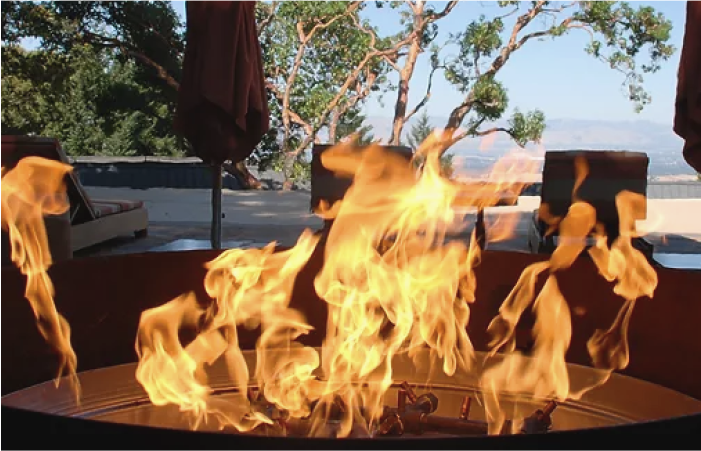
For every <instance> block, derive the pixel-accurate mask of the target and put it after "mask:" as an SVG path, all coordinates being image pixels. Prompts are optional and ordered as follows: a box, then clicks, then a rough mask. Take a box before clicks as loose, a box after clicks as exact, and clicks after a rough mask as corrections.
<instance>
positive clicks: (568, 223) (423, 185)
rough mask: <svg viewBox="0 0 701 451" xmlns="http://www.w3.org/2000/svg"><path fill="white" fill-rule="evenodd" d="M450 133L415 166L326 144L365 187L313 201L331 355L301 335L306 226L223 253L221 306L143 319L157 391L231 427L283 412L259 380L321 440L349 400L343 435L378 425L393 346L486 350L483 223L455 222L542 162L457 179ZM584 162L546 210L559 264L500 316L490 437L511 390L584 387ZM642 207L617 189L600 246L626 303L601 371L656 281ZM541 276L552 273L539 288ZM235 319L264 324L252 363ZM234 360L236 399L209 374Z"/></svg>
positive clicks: (515, 186)
mask: <svg viewBox="0 0 701 451" xmlns="http://www.w3.org/2000/svg"><path fill="white" fill-rule="evenodd" d="M446 139H450V133H440V132H437V133H434V134H433V135H431V136H430V137H429V138H428V139H427V140H426V141H425V142H424V143H423V144H422V145H421V146H420V148H419V149H417V155H419V156H420V157H421V158H422V159H423V160H424V165H423V168H422V170H421V171H420V172H419V173H418V174H417V171H416V170H415V167H414V164H413V162H410V161H407V160H406V159H405V158H403V157H401V156H399V155H396V154H394V153H392V152H389V151H388V150H386V149H385V148H383V147H381V146H378V145H371V146H369V147H366V148H364V149H359V148H357V147H354V146H352V145H348V144H340V145H338V146H336V147H334V148H332V149H329V150H327V151H326V152H324V153H323V154H322V162H323V164H324V166H325V167H326V168H329V169H330V170H332V171H334V172H337V173H341V174H344V175H346V176H352V177H353V184H352V186H351V187H350V188H349V190H348V191H347V193H346V195H345V197H344V199H343V200H342V201H340V202H337V203H335V204H334V205H333V206H328V205H322V206H321V207H320V208H319V211H317V214H318V215H319V216H321V217H323V218H325V219H332V220H333V225H332V226H331V228H330V230H329V231H328V235H327V237H326V246H325V255H324V265H323V267H322V269H321V270H320V272H319V273H318V274H317V277H316V279H315V281H314V287H315V290H316V292H317V294H318V295H319V296H320V297H321V298H322V299H324V301H325V302H326V303H327V304H328V318H327V332H326V336H325V339H324V342H323V345H322V347H321V350H320V353H319V352H318V351H317V350H316V349H313V348H309V347H306V346H303V345H302V344H300V343H299V342H297V339H298V338H299V337H300V336H301V335H303V334H306V333H308V332H309V331H310V329H311V328H310V326H309V325H308V324H307V322H306V320H305V318H304V317H303V315H302V314H301V313H300V312H298V311H296V310H294V309H292V308H290V307H289V301H290V295H291V292H292V287H293V283H294V280H295V278H296V275H297V274H298V272H299V271H300V269H301V268H302V267H303V266H304V265H305V263H306V262H307V261H308V259H309V258H310V256H311V253H312V251H313V250H314V248H315V247H316V245H317V243H318V238H317V237H315V236H313V235H312V234H311V232H309V231H305V232H304V233H303V234H302V236H301V237H300V239H299V240H298V242H297V244H296V245H295V246H294V247H293V248H291V249H289V250H286V251H283V252H274V245H272V244H271V245H269V246H267V247H265V248H263V249H249V250H240V249H234V250H230V251H226V252H224V253H222V254H221V255H220V256H219V257H218V258H216V259H215V260H213V261H212V262H210V263H209V264H208V273H207V276H206V278H205V288H206V290H207V293H208V294H209V296H210V297H211V298H212V299H213V302H212V303H211V305H209V306H206V307H204V306H201V305H200V304H199V303H198V302H197V300H196V299H195V297H194V296H193V295H186V296H183V297H180V298H177V299H175V300H173V301H171V302H170V303H168V304H166V305H164V306H161V307H158V308H155V309H151V310H148V311H146V312H144V314H143V315H142V318H141V324H140V327H139V336H138V339H137V351H138V352H139V356H140V362H139V367H138V370H137V378H138V380H139V382H140V383H141V384H142V385H143V386H144V388H145V389H146V391H147V392H148V394H149V396H150V398H151V400H152V402H154V403H155V404H158V405H163V404H175V405H178V406H180V408H181V410H183V411H187V412H190V413H192V414H193V415H194V419H195V424H194V426H195V427H196V426H197V424H199V422H200V421H203V420H206V419H207V418H208V417H209V416H213V417H215V418H216V419H217V420H218V421H220V423H221V424H222V425H231V426H233V427H235V428H236V429H238V430H240V431H247V430H250V429H252V428H255V427H256V426H257V425H259V424H261V423H268V424H272V423H274V421H275V420H274V419H273V418H269V417H268V416H267V415H266V414H265V413H264V412H260V411H258V410H257V407H256V405H254V404H252V403H251V402H250V400H249V399H248V398H247V396H246V393H247V389H248V384H249V381H250V380H251V379H253V380H254V381H255V384H256V385H257V386H258V387H259V388H260V389H261V392H262V393H263V395H264V397H265V399H266V400H267V401H269V402H271V403H273V404H275V405H276V406H278V407H280V408H282V409H284V410H285V411H287V412H288V413H289V415H290V416H291V417H293V418H309V419H310V420H311V424H312V427H311V430H310V434H311V435H313V436H323V435H328V434H329V433H330V431H329V430H328V428H326V427H325V425H326V423H327V422H326V420H327V419H328V417H327V416H328V415H329V412H330V411H331V410H332V409H331V408H330V406H331V404H332V403H336V402H337V401H338V399H339V398H340V401H341V404H342V405H343V406H344V408H343V409H340V410H341V418H340V426H339V428H338V430H337V431H336V435H338V436H341V437H343V436H348V435H349V434H350V433H351V431H352V430H357V429H358V427H360V428H365V430H366V432H369V431H370V430H371V429H372V425H373V424H374V422H375V420H377V419H378V417H379V416H380V414H381V412H382V406H383V399H384V395H385V393H386V392H387V390H388V389H389V387H390V385H391V384H392V383H393V382H394V381H393V373H392V361H393V359H394V358H395V357H396V356H398V355H400V354H408V355H409V356H410V357H413V356H416V355H418V351H419V350H420V349H426V348H428V349H429V350H430V353H431V355H433V356H435V357H437V358H438V359H439V361H440V362H441V365H440V366H441V368H440V369H441V370H442V371H443V372H444V373H445V374H447V375H449V376H451V375H454V374H455V373H456V372H457V371H458V370H461V371H470V370H471V368H472V363H473V360H474V350H473V346H472V343H471V341H470V338H469V336H468V335H467V326H468V323H469V319H470V306H471V304H472V303H473V302H475V288H476V286H477V283H478V281H477V280H476V277H475V273H474V268H475V267H476V265H478V264H479V261H480V257H481V255H480V248H479V246H477V243H476V240H475V232H474V230H473V233H472V238H471V240H470V241H469V244H468V243H466V242H465V241H464V240H456V239H453V238H454V235H453V234H454V233H457V232H460V231H462V230H464V229H465V227H466V212H465V207H477V208H485V207H489V206H493V205H497V204H498V203H499V202H500V201H501V200H502V198H503V196H504V193H505V192H509V193H511V195H513V196H518V193H519V191H520V189H521V188H523V186H525V182H524V181H523V180H522V179H521V180H520V179H519V178H518V176H519V175H520V174H522V173H523V172H531V171H532V169H533V168H534V167H535V165H536V163H535V162H534V160H532V159H526V160H524V159H520V160H519V159H510V158H506V159H504V160H502V161H500V163H499V164H497V165H496V168H495V169H494V171H493V172H492V174H491V175H490V177H488V178H487V180H486V181H485V180H480V181H479V183H477V182H476V181H475V180H462V181H454V180H449V179H447V178H445V177H443V175H442V172H441V165H440V153H441V150H442V149H444V148H445V147H446V142H445V140H446ZM577 170H578V177H577V183H576V184H575V192H573V203H572V206H571V207H570V209H569V211H568V213H567V215H566V216H565V217H564V218H549V219H551V220H552V226H553V227H554V228H557V229H559V233H560V238H561V239H560V242H559V245H558V247H557V249H556V250H555V251H554V253H553V254H552V256H551V258H550V260H549V261H547V262H540V263H536V264H533V265H531V266H529V267H528V268H526V269H525V270H524V271H523V274H522V275H521V277H520V279H519V281H518V283H517V284H516V286H515V288H514V289H513V291H512V292H511V293H510V294H509V296H508V297H507V299H506V300H505V301H504V303H503V305H502V306H501V308H500V311H499V314H498V316H497V317H496V318H495V319H494V320H493V321H492V323H491V324H490V326H489V331H490V332H491V333H492V334H493V335H494V340H493V341H492V343H491V347H492V352H491V354H490V357H493V358H495V360H496V363H495V364H493V365H491V366H490V367H488V369H487V370H486V371H485V372H484V373H483V375H482V378H481V383H482V390H483V394H484V400H485V408H486V413H487V419H488V420H489V423H490V432H491V433H494V432H497V431H500V430H501V428H502V425H503V423H504V420H505V418H506V412H504V408H503V407H502V396H503V395H504V394H508V395H512V396H516V397H521V398H529V399H532V398H545V397H547V398H554V399H557V400H565V399H567V398H568V397H573V396H577V393H578V392H576V391H574V390H573V389H572V388H571V387H570V382H569V379H568V374H567V366H566V362H565V354H566V352H567V349H568V347H569V344H570V339H571V335H572V324H571V315H570V311H569V307H568V305H567V302H566V300H565V299H564V297H563V295H562V293H561V292H560V289H559V287H558V284H557V278H556V273H557V272H558V271H560V270H563V269H566V268H568V267H570V266H571V265H572V264H573V262H574V261H575V260H576V259H577V258H578V257H579V256H580V255H581V254H582V253H583V252H584V251H585V249H586V237H587V236H589V235H590V234H591V232H592V230H595V231H596V230H599V229H601V227H598V225H597V222H596V212H595V209H594V208H593V207H592V206H591V205H589V204H588V203H586V202H583V201H581V200H579V199H578V198H577V196H576V190H577V187H579V186H580V185H581V183H582V181H583V180H584V178H585V177H586V172H587V167H586V164H585V162H584V161H583V160H580V161H578V162H577ZM637 205H639V199H635V198H633V197H631V195H629V194H628V193H624V194H622V195H621V196H619V198H618V209H619V212H620V215H621V218H622V221H621V234H620V235H621V236H620V237H619V238H618V240H617V241H616V244H615V245H614V246H613V247H612V249H611V250H608V249H606V248H605V246H606V239H605V238H604V239H603V241H601V239H600V238H601V237H600V236H598V235H597V238H598V241H597V246H595V247H594V248H592V249H590V251H589V252H590V253H591V255H592V257H593V258H594V260H595V261H596V262H597V265H598V267H599V269H600V271H601V273H602V274H603V275H604V276H605V277H607V278H609V279H610V280H616V281H617V282H618V283H617V285H616V288H615V290H616V293H618V294H620V295H622V296H623V297H624V298H626V299H628V300H629V301H628V304H626V305H627V307H624V309H622V310H621V314H620V315H619V319H618V320H617V321H616V323H615V324H614V326H613V327H612V329H611V330H610V331H608V332H598V333H597V334H596V335H595V336H594V337H592V339H591V340H590V342H589V349H590V352H591V354H592V358H593V360H594V362H595V365H596V366H597V367H599V368H600V369H601V370H602V373H601V374H602V381H603V380H604V379H605V377H608V376H607V374H610V371H613V370H614V369H617V368H622V367H624V366H625V365H626V364H627V343H626V341H625V329H626V327H627V323H628V320H629V318H630V311H631V309H632V305H633V304H632V303H633V302H634V300H635V299H637V298H639V297H640V296H644V295H647V296H651V295H652V293H653V291H654V287H655V285H656V276H655V274H654V271H653V270H652V269H651V268H650V267H649V265H647V262H646V261H644V257H642V255H640V254H639V253H638V252H637V251H635V250H634V249H633V247H632V245H631V237H632V236H633V233H634V225H635V224H634V221H633V220H632V219H631V218H633V217H634V215H633V211H634V209H635V208H637V207H636V206H637ZM543 211H544V212H547V206H544V207H543ZM512 229H513V225H508V224H507V225H506V226H504V230H503V231H502V232H503V233H502V232H500V233H498V234H496V235H493V236H492V237H491V238H503V237H504V236H507V235H508V233H510V232H511V230H512ZM596 233H599V232H596ZM641 258H642V260H641ZM541 275H542V276H544V277H545V279H546V280H545V284H544V286H543V289H542V290H541V291H540V292H539V293H537V295H536V285H537V282H538V279H539V277H540V276H541ZM534 298H535V299H534ZM531 305H532V309H533V311H534V313H535V316H536V322H535V327H534V329H533V335H534V347H533V352H532V355H530V356H528V357H526V356H524V355H522V354H521V353H520V352H517V351H516V350H515V328H516V324H517V323H518V321H519V319H520V317H521V315H522V314H523V313H524V312H525V310H526V309H527V308H529V306H531ZM237 326H243V327H245V328H248V329H256V328H260V331H261V333H260V337H259V339H258V342H257V344H256V367H255V370H253V371H251V369H249V367H248V365H247V362H246V360H245V359H244V355H243V352H242V350H241V348H240V345H239V338H238V333H237ZM182 328H188V329H192V328H194V329H196V330H197V331H198V335H197V337H196V338H195V340H194V341H192V342H191V343H190V344H188V345H186V346H183V344H182V343H181V342H180V340H179V336H178V334H179V331H180V330H181V329H182ZM624 350H625V351H624ZM498 351H504V353H503V358H501V359H496V353H497V352H498ZM222 357H223V358H224V359H225V360H226V362H227V364H228V368H229V372H230V377H231V380H232V382H233V385H234V387H235V388H237V389H238V390H237V393H238V395H236V399H234V400H233V401H232V402H231V403H230V404H226V403H224V401H222V400H221V399H218V398H217V397H215V396H211V393H212V391H211V389H210V388H209V386H208V385H207V381H206V374H205V371H204V367H205V365H206V364H211V363H212V362H214V361H215V360H217V359H219V358H222ZM415 360H416V364H417V365H418V359H415ZM431 370H433V368H431ZM607 372H608V373H607ZM251 374H252V375H253V377H251ZM514 426H516V427H517V425H516V424H514Z"/></svg>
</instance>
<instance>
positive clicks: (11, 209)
mask: <svg viewBox="0 0 701 451" xmlns="http://www.w3.org/2000/svg"><path fill="white" fill-rule="evenodd" d="M71 170H72V168H71V167H70V166H69V165H65V164H63V163H59V162H57V161H53V160H48V159H44V158H40V157H26V158H23V159H21V160H20V161H19V162H18V163H17V166H15V167H14V168H13V169H11V170H9V171H7V170H6V169H5V168H2V228H3V229H4V230H6V231H7V233H8V235H9V239H10V245H11V251H12V254H11V258H12V261H13V262H14V263H15V265H17V267H18V268H19V270H20V271H21V272H22V274H24V275H26V276H27V286H26V289H25V297H26V298H27V301H29V305H30V306H31V308H32V310H33V311H34V316H35V317H36V320H37V327H38V328H39V332H41V335H42V336H43V337H44V339H45V340H46V341H47V342H48V343H49V344H51V346H53V347H54V349H55V350H56V351H57V353H58V355H59V359H60V360H59V369H58V376H57V378H56V384H58V383H59V379H60V377H61V375H63V374H64V372H66V373H68V375H69V377H70V380H71V382H72V386H73V388H74V390H75V393H76V396H78V394H79V385H78V379H77V377H76V367H77V362H78V359H77V357H76V355H75V352H74V351H73V348H72V346H71V330H70V327H69V325H68V322H67V321H66V319H65V318H64V317H63V316H61V314H60V313H58V311H57V310H56V305H55V304H54V286H53V283H52V282H51V279H50V278H49V275H48V273H47V270H48V269H49V267H50V266H51V264H52V258H51V252H50V250H49V240H48V236H47V233H46V226H45V224H44V216H47V215H60V214H62V213H65V212H66V211H67V210H68V208H69V203H68V199H67V196H66V186H65V184H64V178H65V176H66V174H67V173H69V172H70V171H71Z"/></svg>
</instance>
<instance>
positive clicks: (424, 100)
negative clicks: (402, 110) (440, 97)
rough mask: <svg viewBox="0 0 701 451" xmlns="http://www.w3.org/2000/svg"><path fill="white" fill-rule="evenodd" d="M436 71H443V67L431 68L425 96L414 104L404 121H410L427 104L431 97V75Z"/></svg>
mask: <svg viewBox="0 0 701 451" xmlns="http://www.w3.org/2000/svg"><path fill="white" fill-rule="evenodd" d="M438 69H444V66H435V67H433V68H431V72H430V73H429V74H428V86H426V94H425V95H424V96H423V98H422V99H421V101H420V102H419V103H417V104H416V106H415V107H414V108H412V109H411V111H409V113H407V115H406V116H405V117H404V121H405V122H406V121H408V120H409V119H411V117H412V116H414V115H415V114H416V113H418V112H419V110H420V109H421V108H423V107H424V106H425V105H426V103H427V102H428V100H429V98H430V97H431V88H432V87H433V75H434V74H435V73H436V71H437V70H438Z"/></svg>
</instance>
